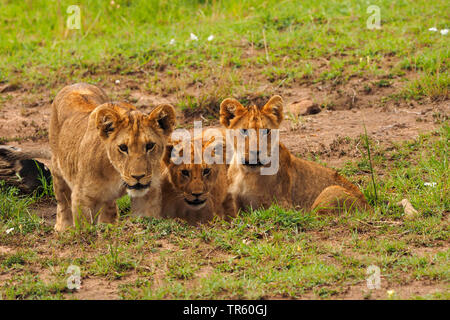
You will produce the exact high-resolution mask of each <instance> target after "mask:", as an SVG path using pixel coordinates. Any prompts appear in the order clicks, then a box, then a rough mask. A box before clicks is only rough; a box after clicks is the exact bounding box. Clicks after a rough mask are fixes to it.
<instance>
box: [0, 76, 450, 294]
mask: <svg viewBox="0 0 450 320" xmlns="http://www.w3.org/2000/svg"><path fill="white" fill-rule="evenodd" d="M114 79H115V78H114ZM130 84H132V85H131V86H130ZM368 84H369V85H370V84H371V82H370V80H367V79H354V80H352V81H350V82H349V83H347V84H346V85H345V86H340V87H339V86H335V87H331V86H330V87H323V86H321V85H320V84H311V85H304V86H298V87H291V88H288V89H283V90H280V89H277V88H274V87H271V85H267V86H265V87H262V88H261V89H260V91H261V92H262V91H265V90H267V91H269V92H272V93H277V94H280V95H282V97H283V98H284V99H285V102H286V107H285V109H286V110H285V111H286V117H285V119H286V120H285V121H284V123H283V125H282V128H281V141H282V142H283V143H284V144H285V145H286V146H287V147H288V148H289V149H290V150H291V152H293V153H294V154H296V155H298V156H301V157H311V156H315V157H318V158H319V159H320V160H321V161H322V162H324V163H326V164H327V165H328V166H332V167H336V168H339V167H341V166H342V165H343V164H344V163H345V162H346V161H348V160H350V159H354V158H355V157H361V149H358V147H357V146H356V147H355V146H354V145H352V144H350V143H348V139H347V138H350V139H355V138H357V137H359V136H360V135H361V134H364V125H365V126H366V128H367V133H368V134H369V136H370V137H371V139H373V140H374V141H376V143H377V144H380V145H382V146H388V145H390V144H392V143H394V142H399V141H404V140H410V139H414V138H415V137H417V136H418V135H419V134H420V133H425V132H430V131H432V130H434V129H436V128H438V127H439V126H440V124H439V121H438V120H442V119H448V115H449V113H450V103H449V101H429V100H426V99H425V100H422V101H419V102H417V101H404V100H396V99H386V97H389V96H390V95H391V94H392V93H394V92H396V91H397V90H398V89H399V88H400V87H401V86H402V83H393V84H392V85H391V86H390V87H387V88H384V87H383V88H377V87H375V86H372V87H373V90H371V92H370V93H367V92H366V91H365V90H364V89H363V88H364V86H367V85H368ZM103 85H104V86H103V87H104V89H105V91H106V92H107V93H111V92H113V91H114V92H115V95H116V96H117V98H120V99H124V100H128V101H132V102H133V103H135V104H136V105H137V106H138V107H139V108H141V109H143V110H150V109H151V108H153V107H154V105H156V104H158V103H160V102H166V101H167V102H171V103H173V104H175V105H176V103H177V101H176V97H174V96H166V97H163V98H162V97H159V96H154V95H148V94H146V93H145V89H143V88H141V87H140V86H139V85H138V84H137V83H136V81H135V80H127V79H126V78H121V84H120V85H119V86H118V85H115V84H114V80H113V78H111V81H110V82H108V83H104V84H103ZM129 87H131V88H132V90H131V91H126V90H125V89H126V88H129ZM47 92H48V91H47V90H45V89H44V88H41V89H38V90H31V88H27V87H15V88H10V89H7V90H3V92H1V93H0V95H2V96H3V97H4V98H5V102H4V103H3V106H2V107H1V109H0V137H2V141H1V142H2V143H4V144H9V145H15V146H19V147H23V148H30V147H33V148H48V123H49V118H50V110H51V103H52V99H53V96H50V95H48V93H47ZM125 92H127V93H125ZM302 101H311V103H312V104H314V105H315V106H318V109H316V111H315V112H318V113H315V114H308V115H302V116H300V118H296V117H295V116H292V114H289V110H290V107H291V106H292V105H295V104H298V102H302ZM194 119H195V120H200V119H205V118H204V117H202V116H200V115H196V116H186V117H185V116H184V115H183V112H181V111H179V113H178V120H179V122H180V123H182V124H188V123H189V122H191V121H192V120H194ZM219 125H220V124H219V122H218V121H217V120H207V121H205V122H204V124H203V126H204V127H207V126H219ZM44 162H45V161H44ZM47 163H48V162H47ZM35 211H36V212H37V213H38V215H40V216H41V217H43V218H45V220H46V221H47V222H48V223H49V224H53V223H54V220H55V215H56V206H55V203H54V202H48V203H40V204H38V205H37V206H36V207H35ZM161 246H163V247H164V246H168V244H167V243H166V244H164V243H161ZM166 249H168V250H170V248H166ZM438 249H439V250H437V249H436V248H435V250H437V251H442V250H443V248H442V247H441V248H438ZM11 250H12V249H11V248H8V247H7V246H0V253H8V252H9V251H11ZM40 250H42V251H43V252H45V254H54V250H53V249H52V248H48V247H46V246H45V244H42V246H41V247H40ZM68 254H71V255H74V252H73V251H71V252H68ZM79 254H86V253H85V252H83V253H79ZM205 254H206V255H210V256H211V257H210V258H211V259H214V253H212V254H211V253H208V252H206V251H205ZM424 254H430V253H427V252H424ZM59 255H64V253H59ZM205 272H207V269H205ZM4 276H5V275H3V276H2V277H4ZM43 277H44V278H45V275H43ZM136 277H137V276H136V275H135V276H134V278H136ZM0 279H1V278H0ZM134 280H135V279H133V275H130V276H128V277H127V278H126V280H118V281H117V280H111V281H108V280H105V279H102V278H98V279H97V278H86V279H83V290H81V291H80V292H79V293H76V294H75V295H74V296H73V297H74V298H79V299H115V298H118V296H117V287H118V286H119V285H120V284H121V283H125V282H128V283H130V282H133V281H134ZM387 289H391V290H392V289H393V290H395V291H396V293H397V294H398V296H399V297H409V296H411V295H425V294H431V293H433V292H435V291H438V290H441V291H442V290H444V285H442V286H440V285H438V284H436V283H435V282H434V283H432V284H430V285H427V284H426V283H423V282H420V283H419V282H417V283H408V284H405V285H398V286H397V287H394V288H392V287H389V288H382V290H380V291H373V292H367V289H366V284H365V283H356V284H355V283H351V284H345V285H344V286H343V290H342V291H341V292H340V293H339V294H338V295H336V296H334V298H338V299H361V298H364V297H368V296H370V297H371V298H385V292H386V290H387ZM271 298H278V299H283V298H284V297H271ZM303 298H305V299H308V298H315V296H314V295H313V294H312V293H311V295H310V296H309V294H305V295H304V296H303Z"/></svg>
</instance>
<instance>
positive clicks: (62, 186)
mask: <svg viewBox="0 0 450 320" xmlns="http://www.w3.org/2000/svg"><path fill="white" fill-rule="evenodd" d="M52 174H53V190H54V191H55V198H56V201H57V205H56V224H55V231H57V232H61V231H64V230H66V229H67V228H69V227H71V226H72V225H73V219H72V208H71V204H72V201H71V193H72V191H71V190H70V187H69V186H68V185H67V183H66V181H65V180H64V179H63V178H62V177H61V176H60V175H59V174H58V173H57V171H56V170H54V172H52Z"/></svg>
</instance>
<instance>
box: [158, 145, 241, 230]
mask: <svg viewBox="0 0 450 320" xmlns="http://www.w3.org/2000/svg"><path fill="white" fill-rule="evenodd" d="M197 139H198V140H197V141H199V140H200V141H199V146H201V149H200V148H198V149H199V150H198V151H201V155H200V154H197V156H198V157H199V158H198V159H200V160H201V163H197V164H195V163H193V162H194V158H195V154H194V144H195V140H194V142H191V143H190V144H189V146H188V148H189V149H190V150H188V152H190V153H191V157H190V162H191V163H187V164H185V163H179V162H177V163H178V164H177V163H174V162H175V159H180V158H178V157H182V156H183V154H184V152H185V150H184V148H183V147H186V146H185V145H182V143H181V142H180V143H178V144H175V145H168V146H167V147H166V153H165V155H164V163H165V165H166V167H167V170H166V171H165V173H164V175H163V179H162V209H161V215H162V217H163V218H180V219H183V220H185V221H186V222H188V223H189V224H194V225H195V224H199V223H205V222H208V221H211V220H212V219H213V218H214V216H219V217H221V218H224V219H227V218H229V217H235V215H236V211H235V208H234V205H233V201H232V198H231V195H230V194H229V193H228V180H227V165H226V164H225V161H222V164H216V163H213V164H208V161H205V159H204V157H203V155H204V153H205V149H207V148H208V150H212V151H211V152H210V153H208V154H211V155H212V156H214V155H215V154H214V152H215V150H219V153H220V155H219V156H220V157H223V154H224V153H223V148H224V146H223V143H221V142H217V141H215V139H214V138H210V139H208V138H204V140H203V141H201V140H202V139H201V138H197ZM174 148H175V152H176V157H171V155H172V151H173V150H174ZM208 150H207V151H206V152H208ZM198 153H199V152H198ZM200 157H201V158H200ZM180 162H181V161H180ZM209 163H211V161H209Z"/></svg>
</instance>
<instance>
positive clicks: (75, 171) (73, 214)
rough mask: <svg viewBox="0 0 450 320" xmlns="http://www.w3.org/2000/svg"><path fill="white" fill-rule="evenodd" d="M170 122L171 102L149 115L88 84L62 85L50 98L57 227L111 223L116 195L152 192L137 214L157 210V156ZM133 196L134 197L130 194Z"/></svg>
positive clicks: (172, 123)
mask: <svg viewBox="0 0 450 320" xmlns="http://www.w3.org/2000/svg"><path fill="white" fill-rule="evenodd" d="M174 124H175V111H174V108H173V107H172V106H171V105H161V106H159V107H157V108H156V109H154V110H153V111H152V112H151V113H150V115H146V114H144V113H141V112H139V111H137V110H136V109H135V107H134V106H132V105H130V104H127V103H123V102H118V103H115V102H110V100H109V99H108V97H107V96H106V94H105V93H104V92H103V90H101V89H99V88H98V87H96V86H93V85H89V84H83V83H80V84H74V85H71V86H67V87H65V88H63V89H62V90H61V91H60V92H59V93H58V95H57V96H56V98H55V100H54V102H53V104H52V114H51V120H50V130H49V136H50V147H51V151H52V175H53V184H54V190H55V197H56V200H57V215H56V225H55V230H56V231H63V230H65V229H66V228H68V227H70V226H72V225H74V224H75V223H77V222H78V223H80V222H88V223H94V221H95V220H96V218H97V217H98V222H106V223H113V222H115V221H116V219H117V217H118V213H117V205H116V202H115V200H116V199H117V198H119V197H121V196H123V195H124V194H125V191H128V193H129V195H130V196H132V198H133V197H141V196H143V195H145V194H146V193H148V192H154V194H155V197H154V198H155V204H152V205H148V204H147V206H146V207H142V208H135V209H136V210H140V212H139V214H142V215H153V213H152V212H151V211H152V210H160V196H161V195H160V185H159V184H160V174H161V158H162V155H163V153H164V149H165V146H166V141H167V139H168V138H169V136H170V134H171V133H172V130H173V127H174ZM132 201H133V200H132Z"/></svg>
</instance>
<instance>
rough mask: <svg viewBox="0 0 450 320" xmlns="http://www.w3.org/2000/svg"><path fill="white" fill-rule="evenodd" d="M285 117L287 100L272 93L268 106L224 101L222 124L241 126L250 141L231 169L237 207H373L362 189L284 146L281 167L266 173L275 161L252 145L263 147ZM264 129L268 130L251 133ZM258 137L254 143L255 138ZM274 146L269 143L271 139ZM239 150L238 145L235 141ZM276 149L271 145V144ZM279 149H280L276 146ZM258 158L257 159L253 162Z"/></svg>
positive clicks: (326, 209)
mask: <svg viewBox="0 0 450 320" xmlns="http://www.w3.org/2000/svg"><path fill="white" fill-rule="evenodd" d="M282 120H283V100H282V99H281V97H280V96H274V97H272V98H271V99H270V100H269V101H268V102H267V103H266V105H264V106H263V107H257V106H250V107H248V108H246V107H244V106H242V105H241V104H240V103H239V101H237V100H235V99H225V100H224V101H223V102H222V103H221V105H220V122H221V123H222V125H224V126H225V127H226V128H228V129H236V130H239V132H240V134H241V135H243V136H245V137H246V138H247V140H248V141H249V140H250V141H249V142H247V143H246V144H245V147H244V148H243V150H242V151H239V150H235V152H234V155H233V159H232V161H231V164H230V168H229V170H228V176H229V179H230V180H231V184H230V190H229V191H230V193H231V194H232V195H233V198H234V201H235V203H236V207H237V209H246V208H247V207H253V208H255V209H256V208H260V207H264V208H267V207H269V206H270V205H271V204H272V203H273V202H278V203H279V204H280V205H282V206H284V207H294V206H299V207H301V208H304V209H306V210H309V209H319V211H320V212H323V213H329V212H335V211H338V212H339V211H342V210H343V209H350V208H358V209H360V210H364V209H368V208H369V205H368V203H367V201H366V199H365V198H364V195H363V194H362V193H361V191H359V189H358V188H357V187H356V186H354V185H353V184H352V183H350V182H349V181H347V180H346V179H345V178H343V177H342V176H340V175H339V174H338V173H337V172H336V171H335V170H332V169H328V168H325V167H323V166H321V165H319V164H316V163H314V162H311V161H305V160H302V159H299V158H297V157H295V156H293V155H292V154H291V153H290V152H289V150H288V149H287V148H286V147H285V146H284V145H283V144H281V143H280V144H279V148H278V152H279V156H278V159H277V160H279V163H278V170H277V171H276V172H275V173H274V174H267V175H263V174H261V172H262V171H261V169H263V168H264V167H266V168H267V167H268V166H270V165H273V164H270V163H269V164H265V163H264V162H263V161H261V160H260V157H261V154H260V152H261V151H260V150H250V148H249V145H252V142H253V143H254V144H253V145H258V146H259V145H260V140H261V139H262V137H264V136H265V137H267V140H269V142H270V140H271V139H272V135H271V129H278V128H279V126H280V123H281V121H282ZM249 129H254V132H257V133H258V131H260V129H265V130H261V132H263V134H262V135H261V134H259V135H258V134H255V135H254V136H253V137H252V136H251V135H250V134H249V131H251V130H249ZM252 139H253V141H251V140H252ZM267 145H269V146H270V143H267ZM235 148H236V144H235ZM268 149H269V150H271V148H270V147H269V148H268ZM273 150H275V149H273ZM252 156H253V159H255V158H256V161H252V162H251V161H249V159H250V158H251V157H252Z"/></svg>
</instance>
